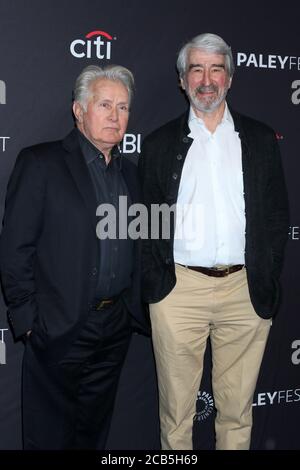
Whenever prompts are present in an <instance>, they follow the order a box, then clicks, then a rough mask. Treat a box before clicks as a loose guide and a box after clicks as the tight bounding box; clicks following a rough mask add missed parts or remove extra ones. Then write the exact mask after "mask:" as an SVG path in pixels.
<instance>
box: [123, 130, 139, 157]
mask: <svg viewBox="0 0 300 470" xmlns="http://www.w3.org/2000/svg"><path fill="white" fill-rule="evenodd" d="M141 140H142V138H141V134H137V135H135V134H125V135H124V138H123V140H122V143H121V148H120V150H121V152H122V153H135V152H137V153H141Z"/></svg>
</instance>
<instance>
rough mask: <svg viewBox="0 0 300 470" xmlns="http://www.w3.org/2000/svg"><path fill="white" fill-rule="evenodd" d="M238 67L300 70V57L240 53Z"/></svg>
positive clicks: (238, 54)
mask: <svg viewBox="0 0 300 470" xmlns="http://www.w3.org/2000/svg"><path fill="white" fill-rule="evenodd" d="M236 63H237V66H238V67H242V66H244V67H256V68H261V69H279V70H284V69H288V70H292V69H296V70H300V57H295V56H281V55H275V54H255V53H254V52H251V53H249V54H247V53H246V52H238V53H237V57H236Z"/></svg>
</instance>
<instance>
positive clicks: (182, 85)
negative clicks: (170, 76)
mask: <svg viewBox="0 0 300 470" xmlns="http://www.w3.org/2000/svg"><path fill="white" fill-rule="evenodd" d="M180 86H181V88H182V89H183V90H185V84H184V80H183V78H181V79H180Z"/></svg>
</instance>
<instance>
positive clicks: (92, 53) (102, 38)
mask: <svg viewBox="0 0 300 470" xmlns="http://www.w3.org/2000/svg"><path fill="white" fill-rule="evenodd" d="M95 36H96V38H95V39H91V38H94V37H95ZM112 39H113V38H112V37H111V36H110V34H108V33H106V32H105V31H91V32H90V33H88V34H86V36H85V39H74V41H72V42H71V44H70V52H71V54H72V56H73V57H76V58H77V59H82V58H83V57H86V58H87V59H91V58H92V57H95V58H97V59H111V40H112Z"/></svg>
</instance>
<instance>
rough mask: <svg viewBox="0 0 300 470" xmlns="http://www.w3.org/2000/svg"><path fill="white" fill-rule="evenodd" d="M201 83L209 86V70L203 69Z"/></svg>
mask: <svg viewBox="0 0 300 470" xmlns="http://www.w3.org/2000/svg"><path fill="white" fill-rule="evenodd" d="M203 84H204V85H205V86H209V85H210V84H211V78H210V72H209V70H204V72H203Z"/></svg>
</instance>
